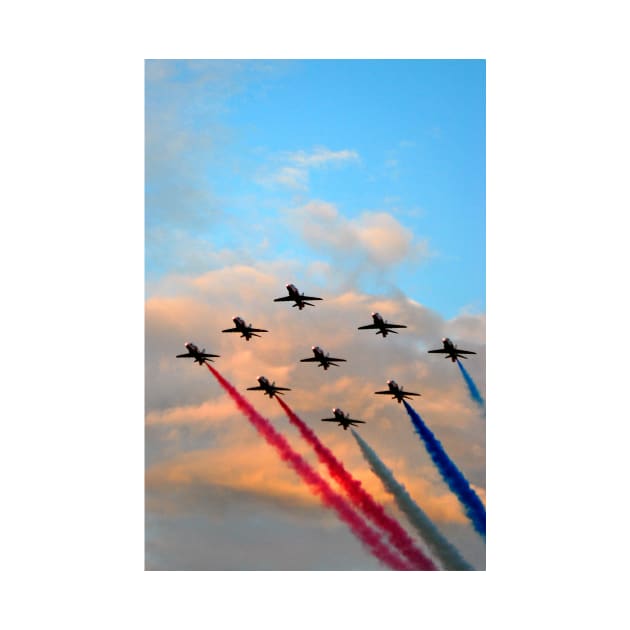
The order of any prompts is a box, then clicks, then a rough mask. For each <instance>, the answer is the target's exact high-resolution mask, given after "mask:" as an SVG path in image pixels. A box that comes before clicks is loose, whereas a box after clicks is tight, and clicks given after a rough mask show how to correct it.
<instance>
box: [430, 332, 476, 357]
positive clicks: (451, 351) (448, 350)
mask: <svg viewBox="0 0 630 630" xmlns="http://www.w3.org/2000/svg"><path fill="white" fill-rule="evenodd" d="M442 343H443V344H444V347H443V348H439V349H438V350H428V351H427V352H430V353H431V352H437V353H438V354H445V355H446V356H445V357H444V358H445V359H448V358H450V359H451V361H452V362H453V363H455V361H457V359H458V358H459V357H461V358H462V359H466V358H467V357H465V356H464V355H465V354H477V353H476V352H473V351H472V350H460V349H459V348H458V347H457V346H456V345H455V344H454V343H453V342H452V341H451V340H450V339H449V338H448V337H444V338H443V339H442Z"/></svg>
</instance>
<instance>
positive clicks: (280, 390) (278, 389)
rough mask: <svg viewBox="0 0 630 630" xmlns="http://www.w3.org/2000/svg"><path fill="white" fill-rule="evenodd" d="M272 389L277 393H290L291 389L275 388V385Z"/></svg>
mask: <svg viewBox="0 0 630 630" xmlns="http://www.w3.org/2000/svg"><path fill="white" fill-rule="evenodd" d="M273 388H274V389H275V390H276V391H277V392H290V391H291V388H290V387H276V386H275V385H274V386H273Z"/></svg>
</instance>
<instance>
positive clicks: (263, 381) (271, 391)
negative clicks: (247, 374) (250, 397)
mask: <svg viewBox="0 0 630 630" xmlns="http://www.w3.org/2000/svg"><path fill="white" fill-rule="evenodd" d="M258 382H259V383H260V385H259V386H258V387H248V388H247V389H248V390H249V391H261V392H265V396H269V398H273V397H274V395H281V396H282V395H283V394H282V392H290V391H291V389H290V388H289V387H276V382H275V381H273V382H272V383H270V382H269V380H268V379H267V377H266V376H259V377H258Z"/></svg>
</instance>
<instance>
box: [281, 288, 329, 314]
mask: <svg viewBox="0 0 630 630" xmlns="http://www.w3.org/2000/svg"><path fill="white" fill-rule="evenodd" d="M286 288H287V291H288V292H289V295H286V296H285V297H279V298H275V299H274V302H295V304H292V305H291V306H297V307H298V308H299V309H300V310H302V309H303V308H304V305H308V306H315V304H310V303H309V302H307V301H306V300H321V299H322V298H320V297H313V296H312V295H304V293H300V292H299V291H298V289H297V287H296V286H295V285H294V284H287V287H286Z"/></svg>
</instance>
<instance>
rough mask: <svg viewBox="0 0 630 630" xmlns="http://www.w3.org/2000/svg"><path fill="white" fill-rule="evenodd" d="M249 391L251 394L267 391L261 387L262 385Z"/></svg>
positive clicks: (249, 388)
mask: <svg viewBox="0 0 630 630" xmlns="http://www.w3.org/2000/svg"><path fill="white" fill-rule="evenodd" d="M247 389H248V391H250V392H262V391H263V390H265V388H264V387H261V386H260V385H259V386H258V387H248V388H247Z"/></svg>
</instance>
